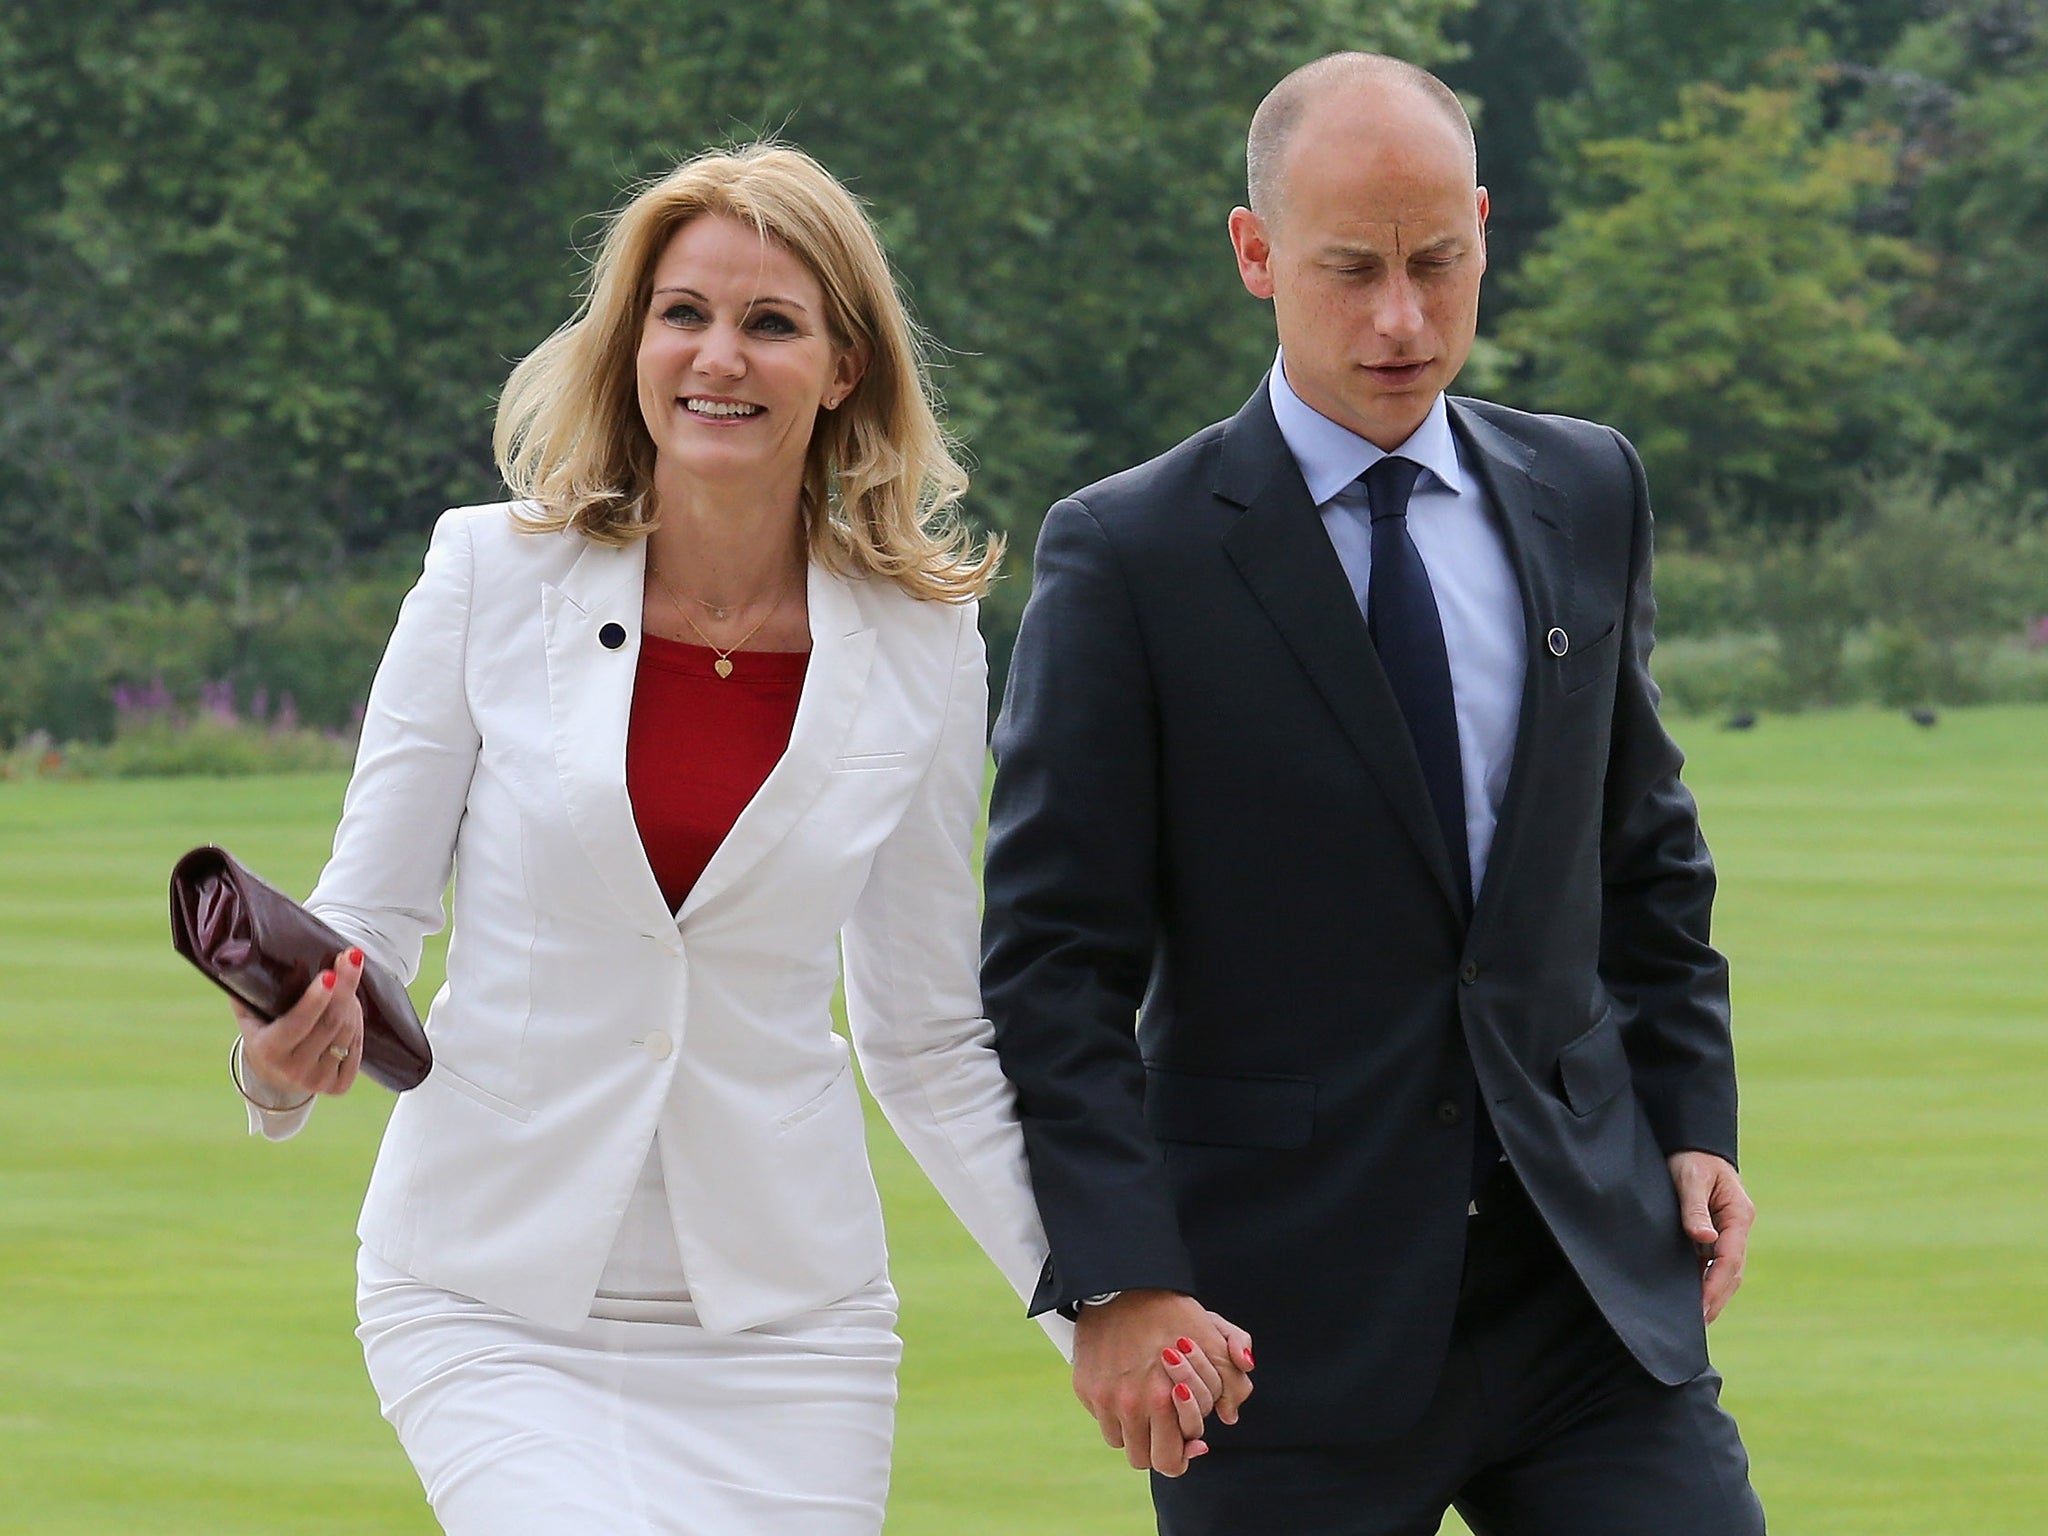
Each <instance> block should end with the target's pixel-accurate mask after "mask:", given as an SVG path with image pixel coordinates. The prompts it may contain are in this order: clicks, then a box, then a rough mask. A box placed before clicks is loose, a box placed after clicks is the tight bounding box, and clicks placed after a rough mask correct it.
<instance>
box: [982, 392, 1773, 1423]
mask: <svg viewBox="0 0 2048 1536" xmlns="http://www.w3.org/2000/svg"><path fill="white" fill-rule="evenodd" d="M1451 420H1452V423H1453V427H1454V429H1455V431H1456V432H1457V433H1458V435H1459V438H1460V440H1461V442H1462V443H1463V445H1464V447H1465V448H1466V450H1467V452H1468V454H1469V456H1470V458H1471V460H1472V461H1473V462H1474V463H1475V465H1476V466H1477V468H1478V471H1479V475H1480V478H1481V481H1482V483H1483V485H1484V487H1485V489H1486V492H1487V494H1488V497H1489V498H1490V501H1491V503H1492V506H1493V509H1494V511H1495V514H1496V516H1497V518H1498V522H1499V526H1500V528H1501V530H1502V532H1503V534H1504V536H1505V540H1506V544H1507V548H1508V551H1509V554H1510V557H1511V559H1512V562H1513V565H1514V569H1515V572H1516V576H1517V579H1518V581H1519V583H1520V586H1521V593H1522V604H1523V610H1524V616H1525V619H1526V623H1527V629H1528V655H1529V667H1528V678H1527V683H1526V687H1525V691H1524V693H1523V697H1522V708H1521V721H1520V732H1519V735H1518V737H1517V741H1516V748H1515V756H1514V762H1513V765H1512V771H1511V777H1510V781H1509V788H1508V791H1507V797H1506V802H1505V805H1504V807H1503V810H1502V815H1501V821H1500V826H1499V830H1498V832H1497V834H1496V839H1495V843H1494V847H1493V851H1492V854H1491V857H1490V861H1489V865H1488V870H1487V875H1486V881H1485V884H1484V886H1483V888H1482V889H1481V891H1480V892H1479V895H1478V899H1477V903H1476V907H1475V910H1474V912H1473V914H1472V916H1471V919H1470V921H1469V922H1468V921H1467V920H1466V919H1465V918H1464V917H1463V916H1462V915H1461V913H1460V904H1459V902H1458V900H1457V897H1456V895H1455V887H1454V886H1453V883H1452V879H1451V865H1450V856H1449V854H1448V852H1447V850H1446V848H1445V845H1444V840H1443V836H1442V833H1441V831H1440V830H1439V828H1438V825H1437V823H1436V820H1435V818H1434V816H1433V815H1432V813H1431V810H1430V802H1429V798H1428V793H1427V790H1426V789H1425V787H1424V782H1423V777H1422V772H1421V769H1420V766H1419V764H1418V763H1417V760H1416V757H1415V753H1414V749H1413V747H1412V746H1411V745H1410V744H1409V740H1408V736H1407V731H1406V728H1405V725H1404V723H1403V721H1402V718H1401V715H1400V712H1399V709H1398V706H1397V705H1396V703H1395V701H1394V697H1393V694H1392V692H1391V691H1390V689H1389V687H1388V684H1387V681H1386V678H1385V675H1384V674H1383V672H1382V671H1381V669H1380V666H1379V663H1378V660H1377V658H1376V657H1375V655H1374V652H1373V648H1372V644H1371V641H1370V639H1369V638H1368V636H1367V634H1366V630H1365V624H1364V621H1363V619H1362V618H1361V616H1360V614H1359V611H1358V607H1357V604H1356V601H1355V600H1354V598H1353V595H1352V592H1351V589H1350V587H1349V585H1348V583H1347V582H1346V579H1345V577H1344V573H1343V570H1342V568H1341V566H1340V565H1339V563H1338V561H1337V557H1336V552H1335V551H1334V550H1333V549H1332V547H1331V545H1330V542H1329V539H1328V536H1327V535H1326V534H1325V532H1324V530H1323V527H1322V523H1321V521H1320V519H1319V518H1318V517H1317V515H1316V511H1315V508H1314V507H1313V505H1312V504H1311V503H1310V501H1309V496H1308V492H1307V489H1306V488H1305V486H1304V485H1303V483H1302V480H1301V476H1300V473H1299V471H1298V469H1297V468H1296V466H1295V463H1294V460H1293V457H1292V456H1291V455H1290V454H1289V452H1288V450H1287V447H1286V444H1285V442H1284V441H1283V440H1282V438H1281V436H1280V432H1279V428H1278V426H1277V425H1276V423H1275V422H1274V419H1273V412H1272V408H1271V406H1270V404H1269V403H1268V400H1267V397H1266V393H1265V390H1264V389H1263V388H1262V389H1261V390H1260V391H1259V393H1258V394H1257V395H1256V396H1254V397H1253V399H1252V400H1251V401H1250V402H1249V403H1248V404H1247V405H1246V406H1245V407H1244V409H1243V410H1241V411H1240V412H1239V413H1238V414H1237V415H1236V416H1235V417H1234V418H1232V419H1231V420H1229V421H1227V422H1223V423H1220V424H1219V425H1217V426H1214V427H1211V428H1209V429H1207V430H1205V431H1203V432H1201V433H1199V434H1197V435H1196V436H1195V437H1193V438H1190V439H1189V440H1188V441H1187V442H1185V443H1183V444H1181V445H1180V446H1179V447H1177V448H1175V449H1173V450H1172V451H1171V452H1169V453H1167V454H1166V455H1164V456H1163V457H1161V458H1159V459H1157V460H1155V461H1153V462H1152V463H1149V464H1146V465H1143V466H1141V467H1139V468H1136V469H1133V470H1129V471H1127V472H1125V473H1123V474H1120V475H1117V476H1114V477H1113V478H1111V479H1109V480H1105V481H1103V482H1101V483H1100V484H1098V485H1095V486H1091V487H1090V488H1088V489H1087V490H1085V491H1082V492H1080V493H1079V494H1077V495H1075V496H1073V497H1070V498H1068V499H1067V500H1064V501H1062V502H1060V503H1059V504H1058V505H1056V506H1055V507H1053V509H1052V510H1051V512H1050V513H1049V514H1048V515H1047V517H1046V521H1045V527H1044V532H1043V535H1042V536H1041V539H1040V542H1039V546H1038V554H1037V572H1036V580H1035V586H1034V589H1033V593H1032V597H1031V601H1030V604H1029V606H1028V608H1027V609H1026V612H1025V616H1024V620H1023V627H1022V630H1021V633H1020V635H1019V637H1018V642H1017V649H1016V655H1015V659H1014V661H1013V663H1012V666H1011V672H1010V683H1009V689H1008V695H1007V699H1006V702H1005V707H1004V710H1003V716H1002V720H1001V723H1000V725H999V726H998V729H997V732H996V755H997V761H998V772H997V778H996V788H995V798H994V802H993V810H992V817H991V823H990V833H989V845H988V860H987V874H986V881H987V899H988V907H987V920H986V930H985V952H984V960H985V963H984V970H983V986H984V994H985V1000H986V1006H987V1008H988V1011H989V1014H990V1017H991V1018H992V1019H993V1020H994V1023H995V1029H996V1041H997V1047H998V1049H999V1051H1000V1052H1001V1056H1002V1062H1003V1066H1004V1069H1005V1071H1006V1072H1007V1073H1008V1074H1009V1076H1010V1078H1011V1079H1012V1081H1013V1082H1014V1083H1015V1084H1016V1088H1017V1093H1018V1099H1019V1105H1020V1112H1021V1114H1022V1116H1023V1124H1024V1134H1025V1141H1026V1146H1027V1148H1028V1150H1029V1155H1030V1161H1031V1171H1032V1177H1033V1180H1034V1182H1035V1184H1036V1188H1037V1192H1038V1200H1039V1205H1040V1208H1041V1210H1042V1212H1043V1214H1044V1218H1045V1225H1046V1230H1047V1233H1048V1235H1049V1237H1050V1240H1051V1249H1052V1259H1051V1262H1050V1263H1049V1264H1048V1266H1047V1270H1046V1275H1045V1279H1044V1283H1043V1284H1042V1286H1041V1288H1040V1291H1039V1294H1038V1296H1037V1297H1036V1299H1035V1305H1036V1306H1037V1307H1038V1308H1041V1309H1042V1308H1045V1307H1051V1306H1054V1305H1062V1304H1071V1303H1072V1302H1074V1301H1075V1300H1076V1299H1078V1298H1080V1297H1083V1296H1087V1295H1090V1294H1093V1293H1096V1292H1100V1291H1106V1290H1114V1289H1128V1288H1135V1287H1141V1286H1160V1287H1167V1288H1172V1289H1179V1290H1184V1291H1188V1292H1191V1293H1193V1294H1195V1295H1197V1296H1199V1297H1200V1298H1201V1299H1202V1301H1203V1302H1204V1303H1205V1304H1207V1305H1208V1306H1210V1307H1213V1308H1215V1309H1216V1310H1217V1311H1219V1312H1222V1313H1223V1314H1225V1315H1226V1316H1229V1317H1231V1318H1232V1319H1234V1320H1236V1321H1238V1322H1240V1323H1242V1324H1243V1325H1244V1326H1245V1327H1247V1328H1249V1329H1250V1330H1251V1332H1252V1334H1253V1336H1254V1338H1255V1339H1256V1340H1257V1345H1258V1360H1259V1366H1258V1376H1257V1380H1258V1385H1259V1392H1258V1395H1257V1397H1255V1398H1254V1399H1253V1401H1252V1403H1251V1404H1250V1405H1249V1406H1248V1407H1247V1410H1246V1413H1245V1416H1244V1421H1243V1423H1242V1425H1241V1426H1240V1431H1239V1433H1240V1434H1241V1436H1242V1437H1243V1438H1244V1439H1246V1440H1251V1441H1266V1442H1275V1443H1288V1442H1300V1441H1318V1442H1328V1441H1330V1440H1332V1439H1333V1438H1334V1439H1350V1438H1355V1439H1362V1440H1363V1439H1375V1438H1380V1437H1384V1436H1387V1435H1391V1434H1394V1433H1397V1432H1398V1431H1399V1430H1401V1429H1402V1428H1404V1427H1406V1425H1407V1424H1409V1423H1411V1422H1412V1421H1413V1420H1414V1419H1415V1417H1416V1416H1417V1415H1418V1414H1419V1413H1420V1412H1421V1410H1422V1408H1423V1407H1424V1406H1425V1405H1426V1403H1427V1401H1428V1398H1429V1395H1430V1393H1431V1391H1432V1390H1433V1388H1434V1385H1435V1382H1436V1380H1437V1377H1438V1375H1439V1373H1440V1368H1441V1364H1442V1361H1443V1357H1444V1352H1445V1349H1446V1345H1447V1341H1448V1338H1449V1334H1450V1328H1451V1320H1452V1314H1453V1310H1454V1307H1455V1304H1456V1299H1457V1295H1458V1285H1459V1275H1460V1265H1461V1261H1462V1258H1463V1252H1464V1242H1465V1226H1466V1221H1467V1219H1468V1218H1467V1216H1466V1199H1467V1191H1468V1179H1469V1166H1470V1157H1471V1145H1472V1134H1473V1131H1472V1110H1473V1095H1474V1093H1475V1091H1476V1092H1481V1093H1484V1094H1485V1096H1486V1100H1487V1104H1488V1106H1489V1108H1490V1111H1491V1113H1492V1116H1493V1121H1494V1124H1495V1126H1496V1127H1497V1129H1498V1131H1499V1135H1500V1138H1501V1141H1502V1143H1503V1145H1504V1146H1505V1148H1506V1150H1507V1152H1508V1155H1509V1157H1510V1159H1511V1160H1512V1162H1513V1164H1514V1166H1515V1169H1516V1170H1517V1172H1518V1173H1519V1174H1520V1176H1521V1178H1522V1181H1523V1183H1524V1184H1525V1185H1526V1187H1527V1188H1528V1190H1529V1192H1530V1194H1531V1196H1532V1197H1533V1198H1534V1200H1535V1203H1536V1205H1537V1206H1538V1208H1539V1209H1540V1210H1541V1212H1542V1214H1543V1216H1544V1218H1545V1220H1546V1221H1547V1222H1548V1223H1549V1226H1550V1228H1551V1230H1552V1231H1553V1232H1554V1233H1555V1234H1556V1236H1557V1239H1558V1241H1559V1242H1560V1244H1561V1245H1562V1246H1563V1248H1564V1250H1565V1252H1566V1254H1567V1255H1569V1257H1570V1259H1571V1262H1572V1263H1573V1265H1574V1266H1575V1267H1576V1268H1577V1270H1578V1273H1579V1274H1580V1276H1581V1277H1582V1278H1583V1279H1584V1281H1585V1283H1586V1285H1587V1288H1588V1289H1589V1290H1590V1291H1591V1293H1592V1295H1593V1297H1594V1299H1595V1301H1596V1302H1597V1303H1598V1304H1599V1306H1600V1308H1601V1310H1602V1311H1603V1312H1604V1313H1605V1315H1606V1317H1607V1318H1608V1320H1609V1321H1610V1322H1611V1323H1612V1325H1613V1326H1614V1328H1615V1330H1616V1332H1617V1333H1618V1334H1619V1335H1620V1337H1621V1338H1622V1340H1623V1341H1624V1342H1625V1343H1626V1344H1627V1346H1628V1348H1629V1349H1630V1350H1631V1351H1632V1352H1633V1353H1634V1354H1635V1356H1636V1357H1637V1358H1638V1359H1639V1360H1640V1361H1641V1362H1642V1364H1643V1365H1644V1366H1645V1367H1646V1368H1647V1369H1648V1370H1649V1371H1650V1372H1651V1373H1652V1374H1653V1375H1654V1376H1656V1377H1657V1378H1659V1379H1660V1380H1663V1381H1666V1382H1675V1381H1680V1380H1684V1379H1686V1378H1688V1377H1690V1376H1693V1375H1695V1374H1697V1373H1698V1372H1700V1371H1701V1370H1703V1369H1705V1368H1706V1364H1707V1359H1706V1346H1705V1334H1704V1327H1703V1325H1702V1322H1701V1318H1700V1301H1699V1280H1698V1271H1697V1264H1696V1260H1695V1258H1694V1256H1693V1253H1692V1251H1691V1248H1690V1245H1689V1244H1688V1243H1687V1241H1686V1240H1685V1238H1684V1236H1683V1234H1682V1232H1681V1230H1680V1227H1679V1218H1678V1211H1677V1205H1676V1198H1675V1196H1674V1194H1673V1191H1672V1187H1671V1182H1670V1178H1669V1175H1668V1173H1667V1171H1666V1168H1665V1157H1666V1154H1667V1153H1669V1152H1672V1151H1676V1150H1680V1149H1688V1148H1689V1149H1700V1150H1705V1151H1711V1152H1717V1153H1719V1154H1721V1155H1723V1156H1725V1157H1728V1158H1729V1159H1731V1160H1732V1159H1733V1158H1734V1156H1735V1150H1736V1148H1735V1073H1734V1059H1733V1053H1732V1049H1731V1045H1730V1039H1729V1026H1728V1004H1727V972H1726V967H1725V965H1724V963H1723V961H1722V959H1721V957H1720V956H1719V955H1718V954H1717V953H1716V952H1715V951H1714V950H1713V949H1712V947H1711V946H1710V945H1709V942H1708V932H1707V928H1708V917H1709V911H1710V908H1711V905H1712V901H1713V892H1714V875H1713V867H1712V864H1711V862H1710V861H1709V858H1708V855H1707V849H1706V846H1705V844H1704V843H1703V842H1702V841H1701V838H1700V832H1699V825H1698V820H1697V816H1696V813H1695V809H1694V805H1693V801H1692V798H1691V796H1690V795H1689V794H1688V792H1687V791H1686V789H1685V788H1684V786H1683V785H1682V784H1681V783H1680V781H1679V768H1680V763H1681V757H1680V754H1679V752H1678V750H1677V748H1676V747H1675V746H1674V745H1673V744H1672V741H1671V739H1670V737H1669V736H1668V735H1666V733H1665V731H1664V729H1663V727H1662V725H1661V724H1660V722H1659V720H1658V716H1657V691H1656V689H1655V687H1654V686H1653V685H1652V683H1651V681H1650V676H1649V672H1648V660H1649V654H1650V645H1651V627H1652V619H1653V603H1652V599H1651V590H1650V509H1649V501H1648V496H1647V492H1646V489H1645V486H1644V482H1643V475H1642V469H1641V466H1640V464H1639V463H1638V461H1637V459H1636V456H1635V453H1634V451H1633V450H1632V449H1631V448H1630V446H1629V445H1628V443H1627V442H1626V441H1625V440H1623V439H1622V438H1621V437H1620V436H1619V435H1618V434H1616V433H1615V432H1613V431H1611V430H1609V429H1607V428H1605V427H1600V426H1595V425H1591V424H1589V423H1586V422H1581V421H1573V420H1567V419H1563V418H1558V417H1538V416H1530V415H1526V414H1523V413H1521V412H1517V411H1511V410H1507V409H1505V408H1503V407H1500V406H1496V405H1491V404H1487V403H1485V402H1482V401H1476V400H1455V401H1453V402H1452V404H1451ZM1553 630H1557V631H1562V634H1563V636H1564V642H1563V649H1564V654H1563V655H1561V656H1559V655H1556V654H1554V653H1553V652H1554V647H1553V644H1552V631H1553ZM1134 1015H1135V1016H1136V1017H1137V1028H1136V1030H1135V1033H1134V1031H1133V1028H1132V1022H1133V1017H1134Z"/></svg>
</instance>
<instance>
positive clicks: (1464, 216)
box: [1230, 88, 1487, 449]
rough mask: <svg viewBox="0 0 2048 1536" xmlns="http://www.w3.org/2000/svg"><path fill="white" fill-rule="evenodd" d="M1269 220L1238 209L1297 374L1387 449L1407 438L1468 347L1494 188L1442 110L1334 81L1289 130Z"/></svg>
mask: <svg viewBox="0 0 2048 1536" xmlns="http://www.w3.org/2000/svg"><path fill="white" fill-rule="evenodd" d="M1278 201H1279V207H1278V209H1277V210H1276V211H1275V212H1274V214H1273V217H1272V218H1271V220H1270V221H1268V220H1262V219H1260V218H1259V217H1258V216H1257V215H1256V214H1254V213H1252V212H1251V211H1250V210H1249V209H1246V208H1239V209H1237V210H1236V211H1235V212H1234V213H1232V214H1231V216H1230V235H1231V243H1232V244H1233V245H1234V246H1235V247H1236V249H1237V264H1238V272H1239V274H1240V275H1241V276H1242V277H1243V279H1244V285H1245V287H1246V288H1248V289H1249V290H1250V291H1251V292H1252V293H1253V294H1254V295H1256V296H1257V297H1259V298H1262V299H1263V298H1270V299H1271V300H1272V301H1273V317H1274V320H1275V322H1276V323H1277V324H1278V326H1279V331H1280V346H1281V348H1282V350H1283V351H1284V352H1285V354H1286V366H1287V382H1288V383H1289V384H1290V385H1291V386H1292V387H1293V389H1294V392H1295V393H1296V394H1297V395H1299V396H1300V397H1301V398H1302V400H1303V401H1305V402H1306V403H1307V404H1308V405H1310V406H1312V407H1314V408H1315V409H1316V410H1318V411H1320V412H1321V413H1322V414H1323V415H1325V416H1327V417H1329V418H1330V419H1331V420H1333V421H1335V422H1338V423H1339V424H1341V425H1343V426H1346V427H1349V428H1350V429H1351V430H1352V431H1353V432H1356V433H1357V434H1358V435H1359V436H1361V437H1363V438H1365V439H1366V440H1367V441H1369V442H1371V443H1373V444H1374V445H1375V446H1377V447H1380V448H1383V449H1393V448H1396V447H1398V446H1400V444H1401V443H1403V442H1404V441H1406V440H1407V438H1408V437H1409V435H1410V434H1411V433H1413V432H1414V431H1415V429H1416V428H1417V427H1418V426H1420V425H1421V424H1422V420H1423V418H1424V417H1425V416H1427V415H1428V414H1429V408H1430V405H1431V403H1432V402H1433V401H1434V400H1435V399H1436V397H1437V395H1438V394H1439V393H1440V392H1441V391H1442V390H1444V389H1445V388H1447V387H1448V386H1449V384H1450V382H1451V380H1452V379H1454V378H1456V377H1457V374H1458V370H1459V369H1460V368H1462V367H1464V366H1465V358H1466V356H1467V355H1468V354H1469V353H1470V352H1471V350H1472V337H1473V334H1474V333H1475V332H1476V331H1477V329H1478V326H1479V279H1480V277H1481V275H1482V274H1483V273H1484V272H1485V271H1486V209H1487V203H1486V189H1485V188H1484V187H1476V188H1475V187H1474V186H1473V184H1472V166H1471V160H1470V158H1469V151H1468V150H1467V148H1466V146H1465V143H1464V139H1463V136H1462V135H1461V134H1460V133H1459V131H1458V129H1457V128H1456V126H1455V125H1454V124H1452V123H1451V122H1450V120H1449V119H1448V117H1447V116H1446V115H1445V113H1444V111H1443V109H1442V108H1441V107H1440V106H1438V105H1437V104H1435V103H1434V102H1431V101H1429V100H1427V99H1426V98H1424V97H1422V96H1420V95H1417V94H1414V93H1411V92H1407V91H1402V90H1398V89H1392V90H1386V91H1381V92H1376V93H1374V94H1373V95H1372V96H1370V97H1366V96H1364V95H1363V94H1362V93H1360V92H1356V91H1346V90H1343V89H1341V88H1333V89H1332V90H1331V91H1330V92H1329V93H1328V94H1326V95H1325V96H1323V97H1322V98H1320V99H1319V100H1317V101H1315V102H1313V103H1312V104H1311V105H1310V106H1309V108H1308V110H1307V111H1306V112H1305V113H1304V114H1303V117H1302V120H1301V122H1300V123H1299V124H1298V125H1297V126H1296V128H1295V130H1294V134H1293V137H1292V138H1291V139H1290V140H1289V142H1288V146H1287V153H1286V155H1285V158H1284V160H1283V162H1282V165H1281V176H1280V198H1279V200H1278Z"/></svg>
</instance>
